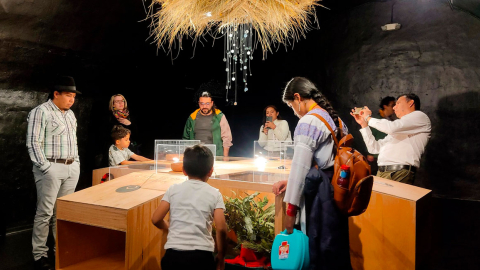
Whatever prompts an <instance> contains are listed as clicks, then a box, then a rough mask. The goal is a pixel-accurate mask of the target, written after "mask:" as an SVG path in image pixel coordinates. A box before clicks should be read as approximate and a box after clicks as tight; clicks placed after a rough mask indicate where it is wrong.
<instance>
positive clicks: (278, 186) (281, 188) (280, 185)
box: [272, 180, 288, 196]
mask: <svg viewBox="0 0 480 270" xmlns="http://www.w3.org/2000/svg"><path fill="white" fill-rule="evenodd" d="M287 182H288V181H287V180H283V181H278V182H276V183H275V184H273V186H272V192H273V194H275V196H278V195H280V194H282V193H283V192H285V190H286V189H287Z"/></svg>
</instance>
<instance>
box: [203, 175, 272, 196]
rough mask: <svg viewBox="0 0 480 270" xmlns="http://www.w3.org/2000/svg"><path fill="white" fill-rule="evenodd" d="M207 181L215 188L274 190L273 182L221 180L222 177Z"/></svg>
mask: <svg viewBox="0 0 480 270" xmlns="http://www.w3.org/2000/svg"><path fill="white" fill-rule="evenodd" d="M207 183H208V184H210V185H211V186H212V187H215V188H224V187H225V188H232V189H244V190H255V191H259V192H272V186H273V183H252V182H244V181H234V180H220V179H209V180H208V182H207ZM222 194H223V193H222Z"/></svg>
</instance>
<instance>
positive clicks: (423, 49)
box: [324, 0, 480, 200]
mask: <svg viewBox="0 0 480 270" xmlns="http://www.w3.org/2000/svg"><path fill="white" fill-rule="evenodd" d="M392 5H394V6H393V22H396V23H400V24H401V25H402V28H401V29H400V30H397V31H392V32H383V31H381V30H380V26H382V25H384V24H386V23H389V22H390V20H391V11H392ZM324 13H325V12H324ZM325 14H327V13H325ZM325 18H328V20H330V22H333V20H335V21H334V23H329V26H328V27H330V29H329V30H327V31H329V32H330V35H331V39H330V44H331V46H330V47H329V48H328V49H327V50H326V51H327V52H328V55H329V56H328V57H329V59H328V61H327V70H326V76H327V77H326V80H327V81H328V82H329V85H328V88H329V89H330V91H332V92H333V93H334V94H335V95H336V99H337V104H338V106H339V108H340V111H342V112H345V111H347V110H348V109H349V108H352V107H354V106H361V105H367V106H369V107H370V108H373V111H376V110H378V103H379V100H380V99H381V98H382V97H385V96H387V95H392V96H395V97H396V96H398V95H399V94H401V93H404V92H414V93H416V94H417V95H418V96H419V97H420V100H421V109H422V111H424V112H426V113H427V114H428V116H429V117H430V119H431V121H432V138H431V140H430V142H429V144H428V146H427V151H426V153H425V154H424V156H423V162H422V165H421V170H420V171H419V173H418V175H417V179H416V184H417V185H420V186H424V187H427V188H430V189H433V191H434V194H435V195H436V196H442V197H449V198H461V199H473V200H478V199H480V182H479V181H478V180H479V179H480V166H478V164H479V161H480V158H479V156H478V154H477V153H478V152H479V150H480V142H479V141H478V140H477V139H476V138H478V135H479V134H480V125H479V124H480V103H479V102H480V49H479V48H480V20H478V19H477V18H475V17H473V16H470V15H468V14H467V13H464V12H460V11H455V10H451V8H450V6H449V5H448V2H446V1H433V0H421V1H409V0H398V1H387V2H383V3H367V4H363V5H360V6H358V7H355V8H352V9H350V10H348V11H346V12H332V13H329V14H327V15H326V17H324V20H325ZM328 20H325V21H328ZM348 123H349V125H350V126H351V127H352V128H351V130H354V136H355V137H356V138H357V145H358V147H360V148H363V149H364V148H365V147H364V144H363V143H362V141H361V135H360V133H359V132H358V131H357V130H358V127H359V126H358V124H356V123H354V121H353V119H352V118H351V117H349V122H348ZM359 140H360V142H359Z"/></svg>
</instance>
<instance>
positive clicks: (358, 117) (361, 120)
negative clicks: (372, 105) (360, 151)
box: [350, 109, 368, 128]
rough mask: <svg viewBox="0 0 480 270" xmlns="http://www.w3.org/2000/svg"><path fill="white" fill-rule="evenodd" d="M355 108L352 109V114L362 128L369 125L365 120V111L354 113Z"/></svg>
mask: <svg viewBox="0 0 480 270" xmlns="http://www.w3.org/2000/svg"><path fill="white" fill-rule="evenodd" d="M354 112H355V110H354V109H352V111H351V112H350V115H351V116H353V118H355V121H356V122H357V123H358V124H359V125H360V126H362V128H365V127H367V126H368V123H367V122H365V119H364V118H363V117H364V116H362V112H364V110H362V111H360V114H354Z"/></svg>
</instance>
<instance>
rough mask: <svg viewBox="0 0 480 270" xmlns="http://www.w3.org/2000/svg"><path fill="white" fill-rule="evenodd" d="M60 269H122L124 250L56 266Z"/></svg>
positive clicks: (123, 265) (123, 266)
mask: <svg viewBox="0 0 480 270" xmlns="http://www.w3.org/2000/svg"><path fill="white" fill-rule="evenodd" d="M57 269H61V270H85V269H88V270H97V269H108V270H124V269H125V252H124V251H121V252H115V253H110V254H107V255H105V256H101V257H96V258H93V259H91V260H88V261H84V262H81V263H78V264H74V265H70V266H67V267H65V268H58V267H57Z"/></svg>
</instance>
